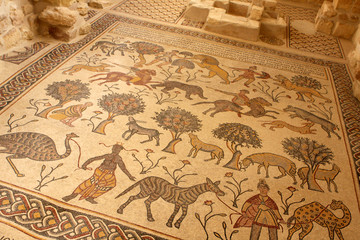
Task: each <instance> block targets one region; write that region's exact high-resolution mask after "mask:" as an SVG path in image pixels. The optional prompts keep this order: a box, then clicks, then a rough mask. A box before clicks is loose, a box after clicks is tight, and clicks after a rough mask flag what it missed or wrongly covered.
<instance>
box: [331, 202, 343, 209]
mask: <svg viewBox="0 0 360 240" xmlns="http://www.w3.org/2000/svg"><path fill="white" fill-rule="evenodd" d="M342 205H344V204H343V202H342V201H336V200H332V202H331V203H330V208H331V209H332V210H336V209H339V208H341V206H342Z"/></svg>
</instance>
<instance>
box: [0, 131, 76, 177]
mask: <svg viewBox="0 0 360 240" xmlns="http://www.w3.org/2000/svg"><path fill="white" fill-rule="evenodd" d="M74 137H78V135H76V134H75V133H70V134H67V135H66V138H65V147H66V151H65V153H64V154H62V155H59V154H58V153H57V150H56V146H55V142H54V140H52V139H51V138H50V137H48V136H46V135H44V134H41V133H35V132H18V133H10V134H4V135H0V147H2V148H5V149H0V153H9V154H12V155H10V156H7V157H6V160H7V161H8V162H9V164H10V165H11V167H12V168H13V170H14V172H15V174H16V175H17V176H18V177H23V176H25V175H24V174H21V173H20V172H19V171H18V170H17V168H16V167H15V165H14V163H13V162H12V161H11V160H12V159H14V158H15V159H16V158H29V159H32V160H35V161H54V160H59V159H63V158H66V157H67V156H69V155H70V153H71V148H70V144H69V140H70V139H72V138H74Z"/></svg>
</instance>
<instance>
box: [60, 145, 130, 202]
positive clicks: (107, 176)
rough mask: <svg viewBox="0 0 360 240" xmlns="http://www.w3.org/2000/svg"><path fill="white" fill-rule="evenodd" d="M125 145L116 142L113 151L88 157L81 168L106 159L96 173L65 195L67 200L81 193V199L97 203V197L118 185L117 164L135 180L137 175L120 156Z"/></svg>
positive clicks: (64, 198)
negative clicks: (131, 171)
mask: <svg viewBox="0 0 360 240" xmlns="http://www.w3.org/2000/svg"><path fill="white" fill-rule="evenodd" d="M123 149H124V147H123V146H122V145H119V144H115V145H114V146H113V147H112V152H111V153H109V154H105V155H101V156H97V157H93V158H90V159H88V160H87V161H86V162H85V163H84V164H83V165H82V166H81V168H82V169H84V170H86V169H87V166H88V165H89V164H91V163H92V162H94V161H97V160H101V159H104V161H103V162H102V163H101V165H100V166H99V167H98V168H96V169H95V172H94V174H93V175H92V176H91V177H90V178H89V179H87V180H85V181H84V182H83V183H81V184H80V185H79V186H78V187H77V188H76V189H75V190H74V191H73V193H72V194H70V195H68V196H65V197H63V198H62V199H63V200H64V201H65V202H68V201H70V200H71V199H73V198H75V197H76V196H77V195H79V194H80V195H81V197H80V199H79V200H82V199H85V200H87V201H88V202H90V203H93V204H96V203H97V202H96V201H95V200H94V199H95V198H97V197H99V196H101V195H103V194H104V193H106V192H108V191H110V190H111V189H113V188H114V187H115V185H116V178H115V170H116V166H119V168H120V169H121V170H122V171H123V172H124V173H125V174H126V176H128V178H129V179H130V180H132V181H135V177H134V176H132V175H131V174H130V173H129V171H128V170H127V169H126V166H125V164H124V162H123V160H122V158H121V157H120V155H119V153H120V151H121V150H123Z"/></svg>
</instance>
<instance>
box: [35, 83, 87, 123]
mask: <svg viewBox="0 0 360 240" xmlns="http://www.w3.org/2000/svg"><path fill="white" fill-rule="evenodd" d="M88 85H89V84H88V83H82V82H81V81H80V80H79V79H78V80H75V81H74V80H69V79H67V80H66V81H62V82H54V83H52V84H50V85H49V86H48V87H47V88H46V89H45V91H46V95H48V96H51V97H53V98H54V99H56V100H58V101H59V102H58V103H57V104H56V105H54V106H51V107H48V108H46V109H44V110H42V111H41V112H39V113H37V114H36V116H38V117H42V118H47V115H48V114H49V113H50V112H52V111H53V110H55V109H57V108H61V107H63V105H65V104H66V103H68V102H70V101H80V100H81V99H83V98H85V99H87V98H89V96H90V89H89V88H88Z"/></svg>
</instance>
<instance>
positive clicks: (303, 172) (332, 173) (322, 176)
mask: <svg viewBox="0 0 360 240" xmlns="http://www.w3.org/2000/svg"><path fill="white" fill-rule="evenodd" d="M308 172H309V168H308V167H302V168H299V170H298V176H299V178H300V179H301V180H302V182H301V184H300V187H301V188H303V187H304V184H305V183H306V182H307V174H308ZM339 173H340V168H339V167H338V166H337V165H336V164H333V166H332V169H331V170H327V169H320V168H319V169H318V170H317V171H316V173H315V179H316V180H323V181H325V182H326V183H327V188H328V190H329V192H331V188H330V185H331V183H332V184H333V185H334V190H335V192H338V188H337V185H336V183H335V181H334V180H335V177H336V176H337V175H338V174H339Z"/></svg>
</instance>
